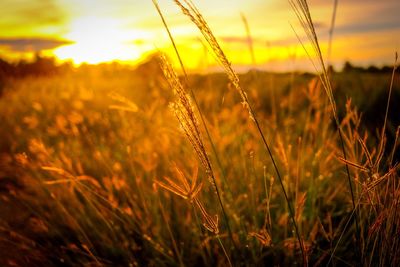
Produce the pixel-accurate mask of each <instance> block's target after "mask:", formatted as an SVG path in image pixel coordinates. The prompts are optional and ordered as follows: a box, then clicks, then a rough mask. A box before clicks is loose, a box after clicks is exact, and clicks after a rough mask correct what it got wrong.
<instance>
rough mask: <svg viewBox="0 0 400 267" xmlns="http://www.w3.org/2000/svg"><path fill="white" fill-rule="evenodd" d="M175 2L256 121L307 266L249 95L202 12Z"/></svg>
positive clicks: (294, 224) (184, 0)
mask: <svg viewBox="0 0 400 267" xmlns="http://www.w3.org/2000/svg"><path fill="white" fill-rule="evenodd" d="M174 2H175V3H176V5H177V6H178V7H179V8H180V9H181V10H182V12H183V14H185V15H186V16H188V17H189V18H190V20H191V21H192V22H193V23H194V24H195V25H196V26H197V28H198V29H199V30H200V32H201V34H202V35H203V37H204V38H205V39H206V41H207V43H208V44H209V46H210V47H211V49H212V51H213V52H214V54H215V56H216V58H217V60H218V61H219V63H220V64H221V65H222V66H223V68H224V70H225V72H226V74H227V75H228V78H229V80H230V82H231V83H232V85H233V86H234V88H235V89H236V90H237V92H238V93H239V95H240V97H241V99H242V104H243V106H244V107H245V108H246V109H247V110H248V112H249V117H250V118H251V119H252V120H253V121H254V123H255V125H256V128H257V130H258V133H259V135H260V137H261V139H262V141H263V144H264V146H265V148H266V150H267V152H268V155H269V157H270V159H271V161H272V164H273V166H274V169H275V171H276V174H277V177H278V180H279V182H280V185H281V189H282V192H283V194H284V197H285V200H286V203H287V205H288V208H289V215H290V217H291V220H292V223H293V226H294V228H295V233H296V237H297V239H298V242H299V243H300V248H301V253H302V256H303V261H304V264H305V265H306V256H305V250H304V247H303V242H302V240H301V237H300V233H299V229H298V227H297V223H296V221H295V218H294V211H293V208H292V205H291V204H290V201H289V197H288V195H287V193H286V189H285V187H284V185H283V181H282V178H281V175H280V172H279V169H278V166H277V165H276V162H275V159H274V157H273V155H272V151H271V149H270V146H269V144H268V142H267V140H266V137H265V135H264V133H263V131H262V130H261V126H260V124H259V122H258V120H257V118H256V115H255V112H254V110H253V108H252V106H251V105H250V102H249V99H248V97H247V93H246V92H245V91H244V90H243V88H242V87H241V86H240V81H239V77H238V75H237V74H236V72H235V71H234V70H233V68H232V65H231V63H230V62H229V61H228V58H227V57H226V55H225V53H224V51H223V50H222V48H221V46H220V45H219V43H218V41H217V39H216V38H215V36H214V34H213V33H212V31H211V29H210V27H209V26H208V24H207V22H206V21H205V19H204V18H203V16H202V15H201V13H200V11H199V10H198V9H197V8H196V6H195V5H194V4H193V3H192V2H191V1H190V0H183V1H179V0H174Z"/></svg>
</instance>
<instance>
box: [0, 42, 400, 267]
mask: <svg viewBox="0 0 400 267" xmlns="http://www.w3.org/2000/svg"><path fill="white" fill-rule="evenodd" d="M212 41H213V40H211V43H212ZM214 45H215V44H214ZM217 56H221V55H218V54H217ZM222 63H224V62H222ZM225 68H226V69H227V73H228V75H225V74H224V73H214V74H208V75H189V76H187V77H185V76H182V77H181V79H180V80H179V79H176V77H175V76H174V73H173V71H172V70H171V69H169V65H168V63H167V62H165V61H164V62H163V60H161V66H160V60H159V59H158V58H153V59H150V60H149V62H147V63H146V64H143V65H142V66H141V67H138V68H137V69H135V70H133V69H129V68H127V67H121V66H119V65H115V64H114V65H103V66H82V67H80V68H77V69H74V70H70V71H65V73H59V74H56V75H50V76H28V77H25V78H20V79H9V80H7V82H6V83H5V87H4V89H3V95H2V96H1V98H0V125H1V127H0V265H1V266H229V265H233V266H299V265H310V266H326V265H330V266H399V265H400V252H399V251H400V238H399V237H400V215H399V214H400V202H399V201H400V181H399V172H398V169H397V166H398V165H397V163H398V161H399V159H400V157H399V153H398V152H397V151H396V148H397V145H398V134H399V130H398V129H399V128H398V126H399V124H400V118H399V115H398V104H399V101H400V97H399V95H400V87H399V81H398V74H397V73H396V72H393V73H358V72H354V73H350V72H349V73H346V72H340V73H332V74H329V79H330V81H331V82H332V93H333V96H334V99H331V100H333V101H334V103H336V108H337V122H338V124H336V123H335V116H336V115H335V114H333V113H332V102H331V103H330V99H329V98H328V97H327V95H326V93H325V91H326V88H325V87H326V83H324V82H323V83H321V82H320V79H319V78H318V77H317V76H314V75H313V74H301V73H288V74H276V73H266V72H258V71H251V72H249V73H246V74H242V75H239V77H238V78H239V79H240V83H239V84H236V83H235V82H236V80H235V77H236V76H235V75H236V74H234V73H230V72H229V67H228V66H225ZM392 79H393V80H392ZM322 81H324V79H322ZM391 84H392V85H391ZM181 85H182V87H180V86H181ZM238 88H239V89H241V90H243V91H240V90H239V89H238ZM390 89H391V90H390ZM191 90H192V91H193V93H194V96H195V99H194V98H193V95H192V93H191ZM238 91H239V93H238ZM389 91H391V94H390V96H391V98H390V99H391V101H390V106H389V109H388V111H387V112H386V108H387V100H388V96H389ZM197 104H198V107H199V109H197ZM199 111H200V112H199ZM385 117H386V118H387V120H385ZM203 120H204V122H203ZM385 121H386V123H385ZM255 122H256V123H255ZM204 125H206V126H207V127H206V128H205V127H204ZM339 129H340V131H339ZM260 133H261V134H260ZM340 135H341V136H340ZM263 138H265V139H266V140H265V141H264V140H263ZM341 140H343V143H342V142H341ZM266 144H267V147H266ZM342 144H343V147H342ZM343 149H344V150H345V152H346V156H344V155H343ZM269 152H270V153H271V154H269ZM271 158H273V161H272V160H271ZM347 168H348V169H349V173H347V171H346V169H347ZM349 181H350V184H351V187H350V186H349ZM282 188H283V189H284V190H283V189H282Z"/></svg>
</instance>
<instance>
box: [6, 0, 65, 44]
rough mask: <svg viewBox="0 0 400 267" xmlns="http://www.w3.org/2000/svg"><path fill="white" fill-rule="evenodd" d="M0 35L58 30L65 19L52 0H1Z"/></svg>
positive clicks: (62, 12)
mask: <svg viewBox="0 0 400 267" xmlns="http://www.w3.org/2000/svg"><path fill="white" fill-rule="evenodd" d="M0 10H2V15H1V17H0V36H3V37H4V36H15V35H37V34H40V33H43V32H47V33H49V32H54V31H60V29H59V28H62V27H63V26H64V25H65V21H66V19H67V17H66V14H65V12H64V10H63V8H62V7H60V6H58V5H57V4H56V2H55V1H54V0H33V1H30V0H21V1H15V0H1V1H0Z"/></svg>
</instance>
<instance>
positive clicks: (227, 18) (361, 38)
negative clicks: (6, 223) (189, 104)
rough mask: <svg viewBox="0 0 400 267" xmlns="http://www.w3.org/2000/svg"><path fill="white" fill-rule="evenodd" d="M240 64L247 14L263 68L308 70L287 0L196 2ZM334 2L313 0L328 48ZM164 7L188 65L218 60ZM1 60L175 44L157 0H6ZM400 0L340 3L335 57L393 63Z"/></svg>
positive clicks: (93, 56) (0, 21) (79, 58)
mask: <svg viewBox="0 0 400 267" xmlns="http://www.w3.org/2000/svg"><path fill="white" fill-rule="evenodd" d="M193 2H194V3H195V4H196V5H197V6H198V8H199V9H200V11H201V12H202V14H203V16H204V17H205V19H206V20H207V21H208V23H209V25H210V27H211V29H212V30H213V31H214V34H215V35H216V36H217V37H218V39H219V40H220V41H221V44H222V47H223V49H224V50H225V51H226V54H227V55H228V57H229V59H230V60H231V61H232V63H233V64H234V65H235V66H236V67H237V68H242V67H244V66H249V65H251V64H253V63H252V59H251V55H250V52H249V49H248V46H247V37H246V31H245V26H244V23H243V20H242V19H241V13H242V14H243V15H244V16H245V17H246V18H247V21H248V24H249V27H250V31H251V35H252V37H253V42H254V50H255V61H256V64H257V66H258V67H261V68H265V69H272V70H288V69H292V68H296V69H302V68H309V67H310V65H309V63H308V59H307V57H306V55H305V53H304V51H303V48H302V47H301V45H300V44H299V41H298V40H297V38H296V35H295V34H294V32H293V30H292V28H291V26H290V25H291V24H292V25H293V27H294V28H295V29H296V31H297V32H298V33H299V34H300V35H302V34H303V32H302V30H301V28H300V27H299V24H298V22H297V19H296V17H295V15H294V13H293V11H292V10H291V8H290V5H289V3H288V1H286V0H246V1H244V0H240V1H239V0H220V1H215V0H202V1H199V0H194V1H193ZM333 3H334V1H333V0H310V1H309V5H310V9H311V12H312V16H313V18H314V22H315V24H316V26H317V31H318V34H319V37H320V41H321V44H322V49H323V50H324V52H325V51H326V44H327V40H328V31H329V27H330V21H331V16H332V10H333ZM159 4H160V7H161V8H162V10H163V12H164V15H165V17H166V19H167V22H168V23H169V26H170V28H171V31H172V33H173V35H174V37H175V38H176V42H177V44H178V48H179V50H180V51H181V53H182V56H183V58H184V62H185V65H187V66H188V67H190V68H191V69H196V70H202V69H206V68H209V67H210V66H211V67H212V66H213V64H215V62H214V60H213V57H212V55H211V54H210V53H207V50H206V49H205V47H204V45H203V44H202V42H201V41H202V40H201V38H199V37H201V35H200V34H199V31H198V30H197V29H196V28H195V26H194V25H193V24H192V23H191V22H190V21H189V20H188V18H187V17H185V16H184V15H182V14H181V12H180V10H179V9H178V8H177V7H176V6H175V5H174V3H173V1H172V0H168V1H167V0H160V1H159ZM0 10H2V15H1V16H0V57H1V58H5V59H7V60H14V61H15V60H18V59H20V58H25V59H29V58H30V57H32V55H33V54H34V53H35V52H38V51H41V53H42V54H44V55H48V56H53V55H54V56H56V58H57V59H59V60H60V61H61V60H72V61H73V62H74V63H75V64H79V63H82V62H88V63H100V62H108V61H113V60H118V61H120V62H126V63H137V62H140V60H143V58H145V57H146V56H147V55H148V54H150V53H151V51H153V50H154V49H155V48H158V49H160V50H162V51H165V52H170V51H171V50H172V49H171V45H170V42H169V39H168V36H167V34H166V32H165V30H164V28H163V25H162V23H161V20H160V18H159V16H158V14H157V12H156V10H155V8H154V6H153V4H152V1H151V0H93V1H92V0H1V1H0ZM398 14H400V1H398V0H384V1H376V0H363V1H360V0H346V1H340V0H339V4H338V10H337V17H336V27H335V32H334V37H333V48H332V56H331V58H332V62H333V63H334V64H335V65H336V66H338V67H340V66H341V65H342V64H343V62H344V61H345V60H350V61H351V62H354V63H357V64H363V65H369V64H377V65H382V64H390V63H392V62H393V60H394V53H395V51H396V50H399V48H400V16H399V15H398Z"/></svg>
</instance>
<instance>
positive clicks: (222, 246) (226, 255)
mask: <svg viewBox="0 0 400 267" xmlns="http://www.w3.org/2000/svg"><path fill="white" fill-rule="evenodd" d="M217 239H218V242H219V244H220V245H221V248H222V251H223V252H224V254H225V257H226V259H227V260H228V263H229V266H230V267H233V265H232V262H231V260H230V259H229V256H228V253H226V250H225V247H224V244H222V241H221V238H219V236H218V235H217Z"/></svg>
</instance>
